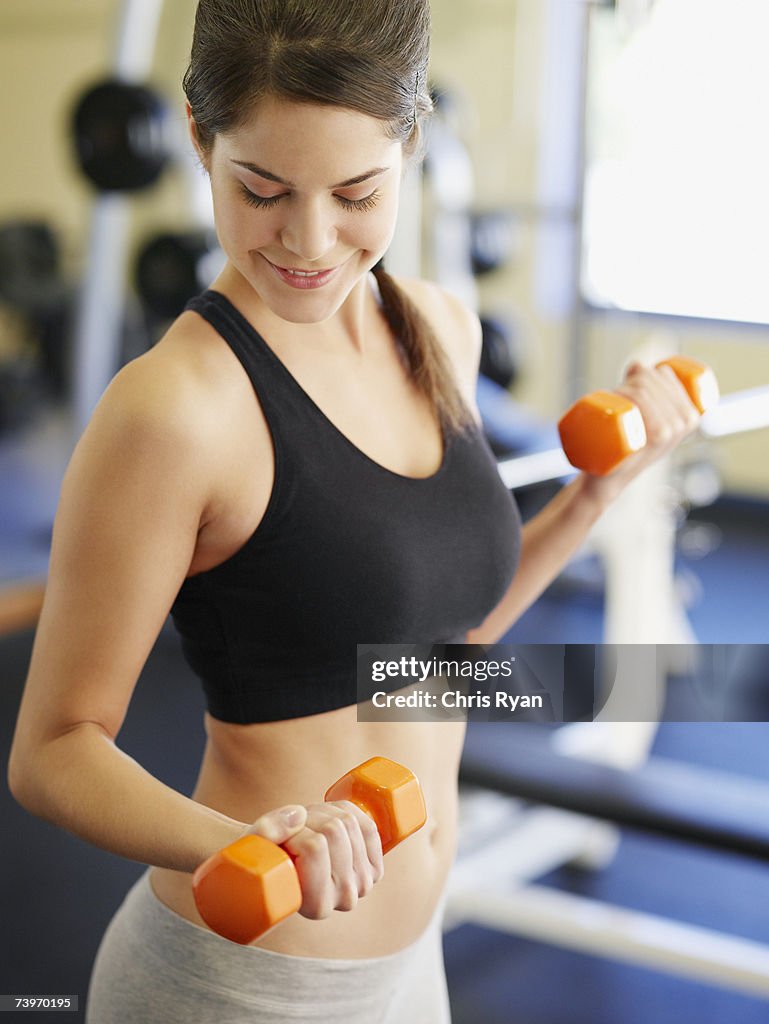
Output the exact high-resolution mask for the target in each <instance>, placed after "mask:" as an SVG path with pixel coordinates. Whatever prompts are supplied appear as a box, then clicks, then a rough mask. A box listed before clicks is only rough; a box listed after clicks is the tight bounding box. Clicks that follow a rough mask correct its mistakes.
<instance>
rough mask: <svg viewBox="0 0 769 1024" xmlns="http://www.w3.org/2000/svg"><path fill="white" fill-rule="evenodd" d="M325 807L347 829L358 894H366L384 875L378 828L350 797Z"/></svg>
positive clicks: (334, 801)
mask: <svg viewBox="0 0 769 1024" xmlns="http://www.w3.org/2000/svg"><path fill="white" fill-rule="evenodd" d="M326 807H328V808H329V810H330V811H333V812H334V813H336V814H337V815H338V816H339V817H340V819H341V820H342V821H343V822H344V824H345V827H346V828H347V833H348V835H349V837H350V844H351V846H352V852H353V864H354V868H355V872H356V875H357V878H358V895H359V896H365V895H366V894H367V893H368V892H370V891H371V888H372V886H373V885H374V884H375V883H376V882H378V881H379V880H380V879H381V878H382V876H383V874H384V862H383V857H382V840H381V838H380V835H379V829H378V828H377V827H376V824H375V823H374V821H373V820H372V819H371V818H370V817H369V815H368V814H366V812H365V811H362V810H361V809H360V807H356V805H355V804H354V803H351V802H350V801H349V800H333V801H329V802H327V804H326Z"/></svg>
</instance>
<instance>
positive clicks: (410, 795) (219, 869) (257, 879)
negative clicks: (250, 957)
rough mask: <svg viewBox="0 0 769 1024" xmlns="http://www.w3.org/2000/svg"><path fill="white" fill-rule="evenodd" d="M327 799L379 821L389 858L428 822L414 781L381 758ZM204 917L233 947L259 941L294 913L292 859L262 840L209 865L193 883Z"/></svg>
mask: <svg viewBox="0 0 769 1024" xmlns="http://www.w3.org/2000/svg"><path fill="white" fill-rule="evenodd" d="M324 799H325V800H327V801H332V800H349V801H351V802H352V803H354V804H355V805H356V806H358V807H359V808H360V809H361V810H363V811H365V812H366V814H368V815H369V817H370V818H372V819H373V821H374V822H375V824H376V826H377V829H378V830H379V835H380V838H381V841H382V851H383V852H384V853H387V852H388V851H389V850H391V849H392V848H393V847H394V846H397V845H398V843H400V842H402V841H403V840H404V839H406V838H407V837H408V836H410V835H412V834H413V833H414V832H416V831H418V829H420V828H421V827H422V826H423V825H424V823H425V821H426V820H427V811H426V809H425V802H424V796H423V795H422V790H421V787H420V785H419V781H418V779H417V778H416V776H415V775H414V774H413V773H412V772H410V771H409V770H408V769H407V768H404V767H403V766H402V765H399V764H397V763H396V762H395V761H390V760H389V759H387V758H383V757H372V758H370V759H369V760H368V761H365V762H364V763H363V764H361V765H358V767H357V768H354V769H353V770H352V771H350V772H347V774H346V775H343V776H342V778H341V779H339V780H337V782H335V783H334V785H333V786H331V787H330V788H329V789H328V790H327V791H326V794H325V798H324ZM192 890H193V894H194V897H195V903H196V905H197V908H198V912H199V913H200V916H201V917H202V918H203V920H204V921H205V922H206V924H207V925H208V926H209V928H211V929H212V930H213V931H215V932H218V934H219V935H223V936H224V937H225V938H228V939H231V940H232V941H233V942H239V943H241V944H247V943H249V942H253V940H254V939H256V938H258V937H259V935H261V934H264V932H266V931H268V930H269V929H270V928H272V927H273V926H274V925H276V924H278V923H279V922H280V921H282V920H284V919H285V918H286V917H289V916H290V915H291V914H294V913H296V911H297V910H299V908H300V906H301V905H302V891H301V888H300V885H299V877H298V875H297V872H296V868H295V867H294V858H293V857H292V855H291V854H289V853H288V852H287V851H286V850H284V849H283V848H282V847H280V846H278V845H277V844H276V843H272V842H270V840H269V839H265V838H264V837H263V836H259V835H255V834H250V835H245V836H241V838H240V839H236V840H235V842H234V843H230V844H229V846H225V847H224V849H222V850H219V851H218V852H217V853H215V854H213V856H211V857H209V858H208V859H207V860H206V861H204V862H203V863H202V864H201V865H200V866H199V867H198V868H197V870H196V871H195V873H194V875H193V878H192Z"/></svg>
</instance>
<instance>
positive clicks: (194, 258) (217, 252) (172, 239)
mask: <svg viewBox="0 0 769 1024" xmlns="http://www.w3.org/2000/svg"><path fill="white" fill-rule="evenodd" d="M222 259H223V254H222V252H221V249H219V248H218V244H217V240H216V235H215V233H214V232H213V231H207V230H204V229H200V230H198V231H185V232H170V231H169V232H165V233H163V234H160V235H155V236H154V237H153V238H151V239H150V240H149V241H148V242H146V243H145V245H144V246H143V247H142V249H141V251H140V253H139V257H138V259H137V262H136V290H137V291H138V293H139V297H140V298H141V300H142V303H143V304H144V307H145V309H147V310H148V311H149V312H150V313H152V314H153V315H154V316H157V317H159V318H160V319H161V320H170V319H173V318H174V317H177V316H179V314H180V313H181V312H182V311H183V310H184V307H185V305H186V304H187V302H188V301H189V300H190V299H191V298H192V297H193V296H194V295H197V294H198V293H199V292H200V291H202V290H203V289H204V288H205V287H206V286H207V285H208V283H209V282H210V281H211V280H212V279H213V278H214V277H215V276H216V274H215V273H213V272H212V262H213V261H216V260H220V261H221V260H222Z"/></svg>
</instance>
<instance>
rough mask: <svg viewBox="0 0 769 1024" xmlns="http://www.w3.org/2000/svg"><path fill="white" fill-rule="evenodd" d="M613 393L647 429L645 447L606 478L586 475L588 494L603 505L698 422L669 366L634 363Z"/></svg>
mask: <svg viewBox="0 0 769 1024" xmlns="http://www.w3.org/2000/svg"><path fill="white" fill-rule="evenodd" d="M614 390H615V391H616V392H617V393H618V394H621V395H624V396H625V397H626V398H629V399H630V401H631V402H633V403H634V404H635V405H636V406H638V409H639V410H640V413H641V416H642V417H643V421H644V426H645V427H646V445H645V447H644V448H642V449H641V451H639V452H636V453H635V454H634V455H629V456H628V457H627V458H626V459H625V460H624V461H623V462H622V463H621V464H620V465H619V466H618V467H617V468H616V469H615V470H614V471H613V472H612V473H609V474H608V476H605V477H599V476H590V475H589V474H585V476H586V477H588V479H587V480H586V485H587V486H588V487H589V489H590V492H591V493H592V494H593V495H594V496H595V497H596V498H599V499H600V500H602V501H605V502H609V501H613V500H614V498H616V497H617V495H618V494H619V493H620V492H621V491H622V490H624V488H625V487H626V486H627V485H628V484H629V483H630V481H631V480H633V479H635V477H637V476H638V474H639V473H641V472H642V471H643V470H644V469H646V467H647V466H650V465H651V464H652V463H654V462H656V461H657V460H658V459H661V458H662V457H664V456H665V455H669V454H670V452H671V451H673V449H674V448H676V447H677V446H678V445H679V444H680V443H681V441H683V440H684V438H686V437H688V436H689V435H690V434H692V433H693V432H694V431H695V430H696V429H697V427H698V426H699V422H700V413H699V411H698V409H697V407H696V406H695V405H694V403H693V402H692V400H691V399H690V398H689V395H688V393H687V391H686V389H685V388H684V386H683V384H682V383H681V381H680V380H679V379H678V377H677V376H676V374H675V372H674V371H673V369H672V367H670V366H644V365H642V364H641V363H638V362H633V363H631V364H630V365H629V366H628V368H627V370H626V371H625V376H624V379H623V381H622V384H620V385H619V387H616V388H615V389H614Z"/></svg>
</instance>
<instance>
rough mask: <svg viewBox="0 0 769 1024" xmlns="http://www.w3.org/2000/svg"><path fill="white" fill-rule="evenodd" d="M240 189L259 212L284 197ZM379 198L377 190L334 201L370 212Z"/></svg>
mask: <svg viewBox="0 0 769 1024" xmlns="http://www.w3.org/2000/svg"><path fill="white" fill-rule="evenodd" d="M240 189H241V192H242V194H243V198H244V199H245V201H246V202H247V203H248V205H249V206H255V207H256V208H257V209H259V210H269V209H271V208H272V207H273V206H277V204H278V203H279V202H280V200H281V199H283V198H284V196H285V193H284V194H283V195H278V196H259V195H257V194H256V192H252V191H251V189H250V188H246V186H245V185H244V184H243V183H242V182H241V183H240ZM380 198H381V193H380V192H379V191H378V190H377V189H375V190H374V191H373V192H372V193H370V195H367V196H364V197H363V198H362V199H345V197H344V196H334V199H336V201H337V202H338V203H340V204H341V205H342V206H343V207H344V209H346V210H372V209H373V208H374V207H375V206H376V204H377V203H378V202H379V200H380Z"/></svg>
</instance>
